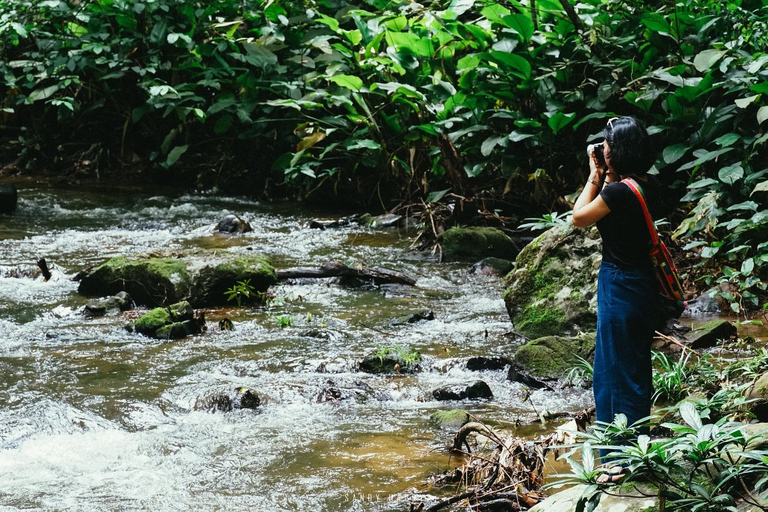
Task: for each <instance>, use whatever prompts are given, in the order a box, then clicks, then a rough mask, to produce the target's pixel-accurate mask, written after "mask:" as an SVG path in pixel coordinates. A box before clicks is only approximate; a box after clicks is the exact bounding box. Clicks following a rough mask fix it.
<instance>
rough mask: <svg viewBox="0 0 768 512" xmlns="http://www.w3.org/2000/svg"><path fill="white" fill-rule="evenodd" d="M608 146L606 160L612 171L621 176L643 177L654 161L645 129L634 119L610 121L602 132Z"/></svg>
mask: <svg viewBox="0 0 768 512" xmlns="http://www.w3.org/2000/svg"><path fill="white" fill-rule="evenodd" d="M603 135H604V136H605V140H606V141H608V145H609V146H610V148H611V149H610V153H609V154H608V158H610V160H611V166H612V167H613V169H614V170H615V171H616V172H618V173H619V174H620V175H622V176H631V175H633V174H634V175H636V176H644V175H646V174H647V173H648V170H649V169H650V168H651V166H652V165H653V162H654V161H655V156H654V154H653V148H652V147H651V142H650V140H649V139H648V132H647V131H646V130H645V127H643V125H641V124H640V123H638V122H637V120H636V119H635V118H634V117H619V118H615V119H611V120H610V121H608V124H607V125H606V126H605V130H603Z"/></svg>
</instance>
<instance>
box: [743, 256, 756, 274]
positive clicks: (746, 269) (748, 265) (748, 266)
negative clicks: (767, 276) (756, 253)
mask: <svg viewBox="0 0 768 512" xmlns="http://www.w3.org/2000/svg"><path fill="white" fill-rule="evenodd" d="M753 270H755V260H754V259H752V258H747V259H746V260H744V262H743V263H742V264H741V273H742V274H743V275H745V276H748V275H751V274H752V271H753Z"/></svg>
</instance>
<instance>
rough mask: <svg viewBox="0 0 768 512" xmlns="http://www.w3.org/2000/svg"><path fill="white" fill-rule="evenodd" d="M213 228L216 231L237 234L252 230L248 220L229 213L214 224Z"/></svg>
mask: <svg viewBox="0 0 768 512" xmlns="http://www.w3.org/2000/svg"><path fill="white" fill-rule="evenodd" d="M213 230H214V231H215V232H217V233H226V234H230V235H231V234H237V233H248V232H250V231H253V228H252V227H251V225H250V224H249V223H248V221H246V220H244V219H242V218H240V217H238V216H237V215H233V214H229V215H227V216H226V217H224V218H223V219H221V220H220V221H219V223H218V224H216V227H214V228H213Z"/></svg>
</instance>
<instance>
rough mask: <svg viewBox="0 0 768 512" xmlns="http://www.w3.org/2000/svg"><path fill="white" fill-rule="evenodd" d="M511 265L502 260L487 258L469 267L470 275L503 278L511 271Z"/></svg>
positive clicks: (509, 261)
mask: <svg viewBox="0 0 768 512" xmlns="http://www.w3.org/2000/svg"><path fill="white" fill-rule="evenodd" d="M512 267H513V263H512V261H511V260H506V259H504V258H495V257H488V258H483V259H482V260H480V261H478V262H477V263H475V264H474V265H472V267H470V269H469V272H470V274H481V275H484V276H497V277H503V276H505V275H507V274H509V273H510V272H511V271H512Z"/></svg>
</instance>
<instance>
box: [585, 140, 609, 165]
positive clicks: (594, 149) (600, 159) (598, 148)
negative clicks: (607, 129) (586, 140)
mask: <svg viewBox="0 0 768 512" xmlns="http://www.w3.org/2000/svg"><path fill="white" fill-rule="evenodd" d="M589 152H590V153H594V154H595V158H597V163H598V165H600V167H606V163H605V155H604V154H603V143H602V142H600V143H598V144H591V145H590V146H589Z"/></svg>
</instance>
